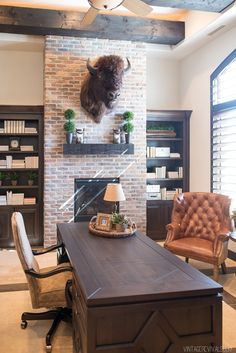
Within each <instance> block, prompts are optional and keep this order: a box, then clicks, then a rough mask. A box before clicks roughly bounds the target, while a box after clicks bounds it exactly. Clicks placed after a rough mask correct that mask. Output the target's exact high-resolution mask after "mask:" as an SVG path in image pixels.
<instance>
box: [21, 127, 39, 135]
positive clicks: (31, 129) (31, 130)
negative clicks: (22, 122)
mask: <svg viewBox="0 0 236 353" xmlns="http://www.w3.org/2000/svg"><path fill="white" fill-rule="evenodd" d="M24 132H25V133H26V134H36V133H37V129H36V128H35V127H25V131H24Z"/></svg>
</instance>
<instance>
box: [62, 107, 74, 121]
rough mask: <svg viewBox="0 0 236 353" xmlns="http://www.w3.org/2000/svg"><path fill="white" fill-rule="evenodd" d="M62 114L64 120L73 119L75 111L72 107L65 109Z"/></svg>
mask: <svg viewBox="0 0 236 353" xmlns="http://www.w3.org/2000/svg"><path fill="white" fill-rule="evenodd" d="M64 116H65V118H66V120H74V119H75V112H74V110H73V109H67V110H65V113H64Z"/></svg>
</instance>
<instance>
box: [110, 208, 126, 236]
mask: <svg viewBox="0 0 236 353" xmlns="http://www.w3.org/2000/svg"><path fill="white" fill-rule="evenodd" d="M111 220H112V224H113V225H114V226H115V228H116V231H117V232H124V231H125V229H126V228H127V227H128V223H129V221H128V219H127V218H126V217H125V215H123V214H121V213H118V212H113V213H112V218H111Z"/></svg>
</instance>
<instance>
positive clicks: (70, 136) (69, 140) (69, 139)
mask: <svg viewBox="0 0 236 353" xmlns="http://www.w3.org/2000/svg"><path fill="white" fill-rule="evenodd" d="M72 141H73V132H67V133H66V143H68V144H72Z"/></svg>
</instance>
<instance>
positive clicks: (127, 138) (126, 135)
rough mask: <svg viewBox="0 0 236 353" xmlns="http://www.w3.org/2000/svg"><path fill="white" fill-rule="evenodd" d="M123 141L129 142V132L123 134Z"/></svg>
mask: <svg viewBox="0 0 236 353" xmlns="http://www.w3.org/2000/svg"><path fill="white" fill-rule="evenodd" d="M125 143H130V133H128V132H127V133H126V134H125Z"/></svg>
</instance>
